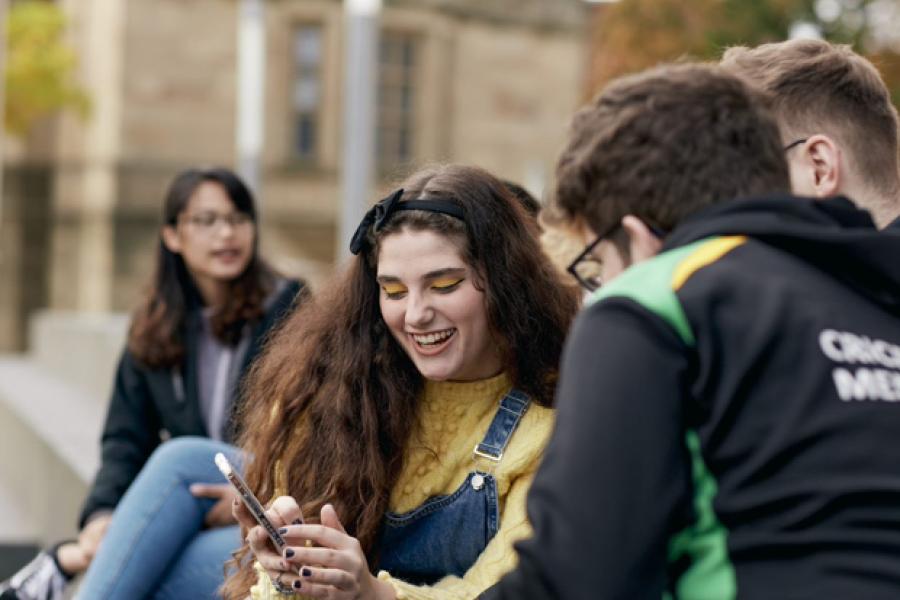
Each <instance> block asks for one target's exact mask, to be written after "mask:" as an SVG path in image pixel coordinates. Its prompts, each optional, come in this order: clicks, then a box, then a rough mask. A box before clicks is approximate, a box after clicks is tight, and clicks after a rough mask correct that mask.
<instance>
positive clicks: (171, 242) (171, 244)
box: [160, 225, 181, 254]
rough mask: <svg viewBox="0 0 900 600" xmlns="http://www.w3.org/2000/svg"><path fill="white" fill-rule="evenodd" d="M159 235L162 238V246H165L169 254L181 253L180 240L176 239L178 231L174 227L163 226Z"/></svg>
mask: <svg viewBox="0 0 900 600" xmlns="http://www.w3.org/2000/svg"><path fill="white" fill-rule="evenodd" d="M160 235H161V236H162V241H163V244H165V246H166V249H167V250H168V251H169V252H171V253H173V254H179V253H181V238H179V237H178V231H177V230H176V229H175V228H174V227H172V226H171V225H163V228H162V229H161V230H160Z"/></svg>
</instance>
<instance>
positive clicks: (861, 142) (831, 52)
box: [720, 39, 900, 196]
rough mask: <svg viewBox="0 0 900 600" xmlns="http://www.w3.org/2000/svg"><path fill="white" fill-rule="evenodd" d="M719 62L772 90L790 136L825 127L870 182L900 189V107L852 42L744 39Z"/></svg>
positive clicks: (889, 191)
mask: <svg viewBox="0 0 900 600" xmlns="http://www.w3.org/2000/svg"><path fill="white" fill-rule="evenodd" d="M720 64H721V65H722V67H723V68H725V69H726V70H728V71H730V72H732V73H734V74H736V75H738V76H741V77H743V78H744V79H745V80H746V81H747V82H748V83H750V84H751V85H753V86H754V87H756V88H757V89H759V90H761V91H762V92H764V93H765V94H767V95H768V96H769V97H770V101H771V103H772V110H773V112H774V113H775V117H776V118H777V119H778V124H779V126H780V128H781V130H782V134H783V135H784V136H785V138H786V141H793V140H794V139H795V138H803V137H806V136H809V135H813V134H816V133H823V134H826V135H828V136H829V137H832V138H834V139H835V141H837V142H838V143H839V144H840V145H841V147H842V148H843V149H844V151H845V152H846V153H847V155H848V157H849V160H850V162H851V167H852V168H853V169H854V171H855V172H857V173H859V175H860V176H861V177H863V178H864V181H865V182H866V183H867V184H868V185H870V186H872V187H873V188H874V189H875V190H877V191H879V192H880V193H881V194H883V195H886V196H894V195H897V194H898V193H900V165H898V160H900V151H898V129H900V125H898V117H897V109H896V108H895V107H894V105H893V104H892V102H891V96H890V92H889V91H888V89H887V86H886V85H885V84H884V81H883V80H882V78H881V75H880V73H879V72H878V69H876V68H875V66H874V65H873V64H872V63H871V62H869V61H868V60H867V59H866V58H865V57H863V56H860V55H859V54H857V53H856V52H854V51H853V49H852V48H850V46H846V45H838V44H831V43H829V42H826V41H823V40H809V39H798V40H789V41H786V42H778V43H771V44H763V45H761V46H757V47H755V48H747V47H744V46H739V47H734V48H730V49H728V50H727V51H726V52H725V54H724V55H723V56H722V60H721V63H720Z"/></svg>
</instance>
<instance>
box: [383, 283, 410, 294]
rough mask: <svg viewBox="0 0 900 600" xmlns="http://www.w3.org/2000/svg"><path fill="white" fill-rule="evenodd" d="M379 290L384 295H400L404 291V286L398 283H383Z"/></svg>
mask: <svg viewBox="0 0 900 600" xmlns="http://www.w3.org/2000/svg"><path fill="white" fill-rule="evenodd" d="M381 289H383V290H384V293H385V294H402V293H403V292H405V291H406V286H405V285H402V284H399V283H385V284H384V285H382V286H381Z"/></svg>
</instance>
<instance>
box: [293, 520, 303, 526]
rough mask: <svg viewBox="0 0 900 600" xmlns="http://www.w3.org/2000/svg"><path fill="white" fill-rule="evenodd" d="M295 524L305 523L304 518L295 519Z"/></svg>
mask: <svg viewBox="0 0 900 600" xmlns="http://www.w3.org/2000/svg"><path fill="white" fill-rule="evenodd" d="M293 525H303V519H294V522H293Z"/></svg>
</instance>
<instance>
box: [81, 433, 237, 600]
mask: <svg viewBox="0 0 900 600" xmlns="http://www.w3.org/2000/svg"><path fill="white" fill-rule="evenodd" d="M216 452H223V453H224V454H225V456H227V457H228V459H229V460H230V461H231V462H232V464H234V465H235V466H238V465H240V464H241V462H242V461H241V456H240V453H239V451H238V450H237V448H235V447H234V446H229V445H228V444H225V443H222V442H217V441H214V440H210V439H207V438H197V437H181V438H175V439H173V440H170V441H168V442H166V443H164V444H162V445H161V446H160V447H159V448H158V449H157V450H156V452H154V453H153V455H152V456H151V457H150V459H149V460H148V461H147V464H146V465H144V468H143V469H142V470H141V473H140V474H139V475H138V477H137V478H136V479H135V480H134V482H133V483H132V484H131V487H130V488H128V492H127V493H126V494H125V496H123V498H122V500H121V501H120V502H119V505H118V506H117V507H116V511H115V513H114V514H113V518H112V522H111V523H110V526H109V529H108V530H107V532H106V536H105V537H104V538H103V543H101V544H100V549H99V551H98V552H97V555H96V556H95V557H94V560H93V561H92V562H91V566H90V569H88V572H87V574H86V575H85V578H84V581H82V585H81V587H80V588H79V592H78V598H79V599H82V598H83V599H84V600H105V599H108V598H109V599H116V598H127V599H129V600H131V599H137V598H160V599H162V598H192V599H194V598H196V599H198V600H199V599H205V598H217V595H216V590H217V588H218V587H219V586H220V585H221V584H222V582H223V581H224V565H225V562H226V561H227V560H229V559H230V558H231V552H232V551H234V550H236V549H237V548H238V547H240V545H241V537H240V530H239V528H238V526H237V525H233V526H229V527H221V528H217V529H204V528H203V519H204V517H205V516H206V513H207V512H208V511H209V509H210V508H212V506H213V504H214V501H213V500H211V499H207V498H195V497H194V496H193V495H192V494H191V492H190V489H189V487H190V485H191V484H192V483H225V482H226V481H225V478H224V477H223V476H222V474H221V473H220V472H219V470H218V468H217V467H216V465H215V463H214V462H213V457H214V456H215V454H216Z"/></svg>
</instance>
